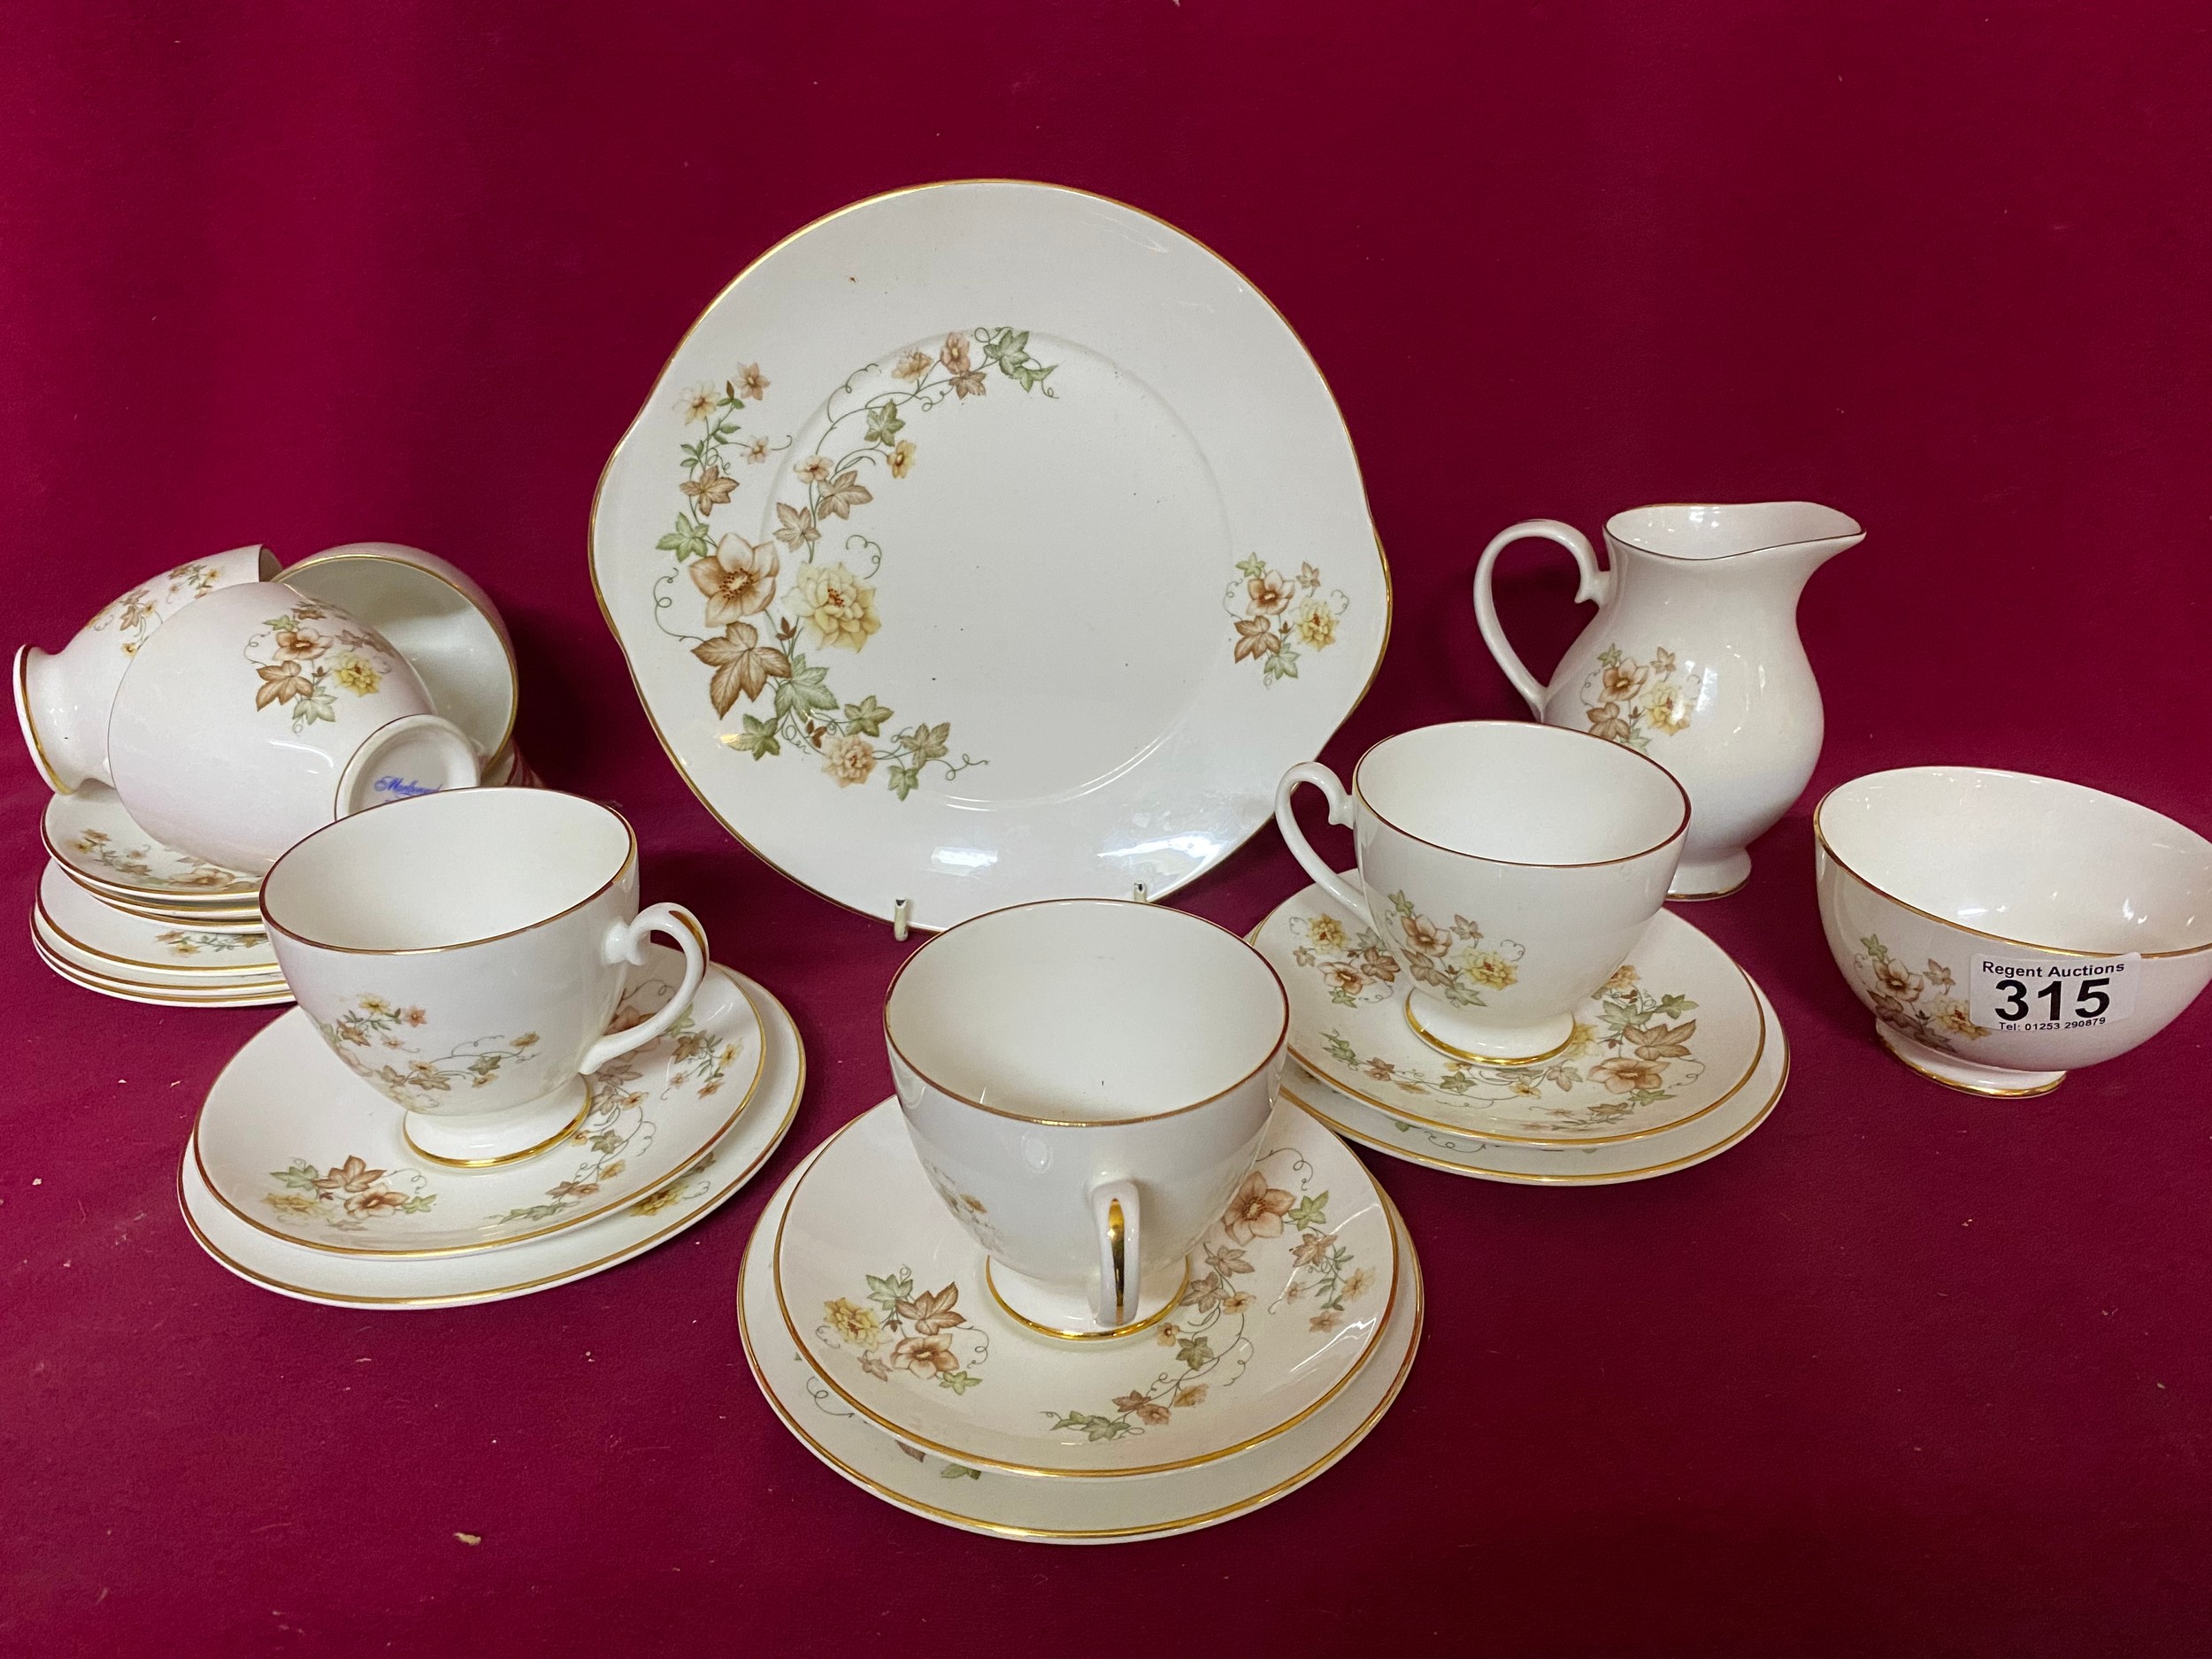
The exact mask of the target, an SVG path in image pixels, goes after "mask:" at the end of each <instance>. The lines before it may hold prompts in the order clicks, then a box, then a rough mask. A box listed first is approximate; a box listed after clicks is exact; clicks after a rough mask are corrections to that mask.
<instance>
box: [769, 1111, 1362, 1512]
mask: <svg viewBox="0 0 2212 1659" xmlns="http://www.w3.org/2000/svg"><path fill="white" fill-rule="evenodd" d="M1261 1146H1262V1148H1263V1152H1262V1154H1261V1156H1260V1159H1259V1162H1258V1164H1256V1166H1255V1169H1254V1172H1253V1174H1252V1175H1251V1176H1249V1177H1248V1178H1247V1184H1248V1185H1249V1184H1250V1183H1252V1182H1254V1181H1258V1182H1261V1183H1263V1191H1264V1192H1265V1194H1266V1196H1267V1199H1268V1201H1269V1202H1267V1203H1266V1205H1265V1206H1264V1207H1265V1209H1266V1210H1267V1212H1268V1213H1267V1214H1266V1215H1265V1216H1264V1217H1263V1220H1262V1222H1261V1223H1260V1224H1258V1225H1254V1224H1251V1223H1248V1222H1247V1221H1246V1220H1245V1219H1244V1218H1243V1215H1242V1213H1241V1212H1236V1213H1233V1214H1232V1215H1231V1216H1229V1217H1225V1218H1224V1220H1223V1221H1221V1222H1217V1223H1216V1224H1215V1225H1214V1227H1213V1229H1212V1230H1211V1231H1210V1233H1208V1234H1207V1235H1206V1237H1205V1238H1204V1239H1203V1240H1201V1241H1200V1244H1199V1248H1198V1250H1197V1251H1196V1252H1195V1253H1194V1255H1193V1256H1192V1258H1191V1263H1190V1273H1191V1277H1190V1280H1189V1282H1188V1284H1187V1286H1185V1288H1184V1290H1183V1293H1182V1294H1181V1296H1180V1297H1179V1299H1178V1301H1177V1302H1175V1304H1174V1305H1173V1307H1172V1308H1171V1309H1170V1310H1169V1313H1168V1317H1167V1318H1166V1319H1165V1320H1164V1322H1162V1323H1161V1324H1158V1325H1153V1326H1152V1327H1151V1328H1149V1329H1148V1330H1146V1331H1144V1332H1141V1333H1137V1334H1134V1335H1132V1336H1129V1337H1126V1338H1124V1339H1122V1340H1116V1341H1074V1342H1071V1341H1065V1340H1059V1339H1056V1338H1054V1337H1051V1336H1048V1335H1043V1334H1040V1333H1037V1332H1035V1331H1033V1330H1032V1329H1027V1328H1025V1326H1024V1325H1023V1324H1022V1323H1021V1322H1020V1321H1018V1319H1016V1318H1015V1317H1014V1316H1013V1315H1011V1314H1010V1313H1009V1312H1008V1311H1007V1310H1006V1309H1005V1308H1004V1307H1002V1305H1001V1304H1000V1303H999V1302H998V1301H997V1300H996V1299H995V1296H994V1295H993V1294H992V1292H991V1291H990V1289H989V1288H988V1286H987V1284H986V1282H985V1278H984V1267H985V1258H984V1256H983V1252H982V1250H981V1248H979V1246H978V1245H977V1244H976V1242H975V1240H973V1239H972V1238H970V1237H969V1235H968V1234H967V1233H966V1232H965V1231H964V1230H963V1229H962V1227H961V1226H960V1225H959V1224H958V1223H957V1222H956V1221H955V1220H954V1219H953V1218H952V1216H951V1214H950V1212H949V1211H948V1210H947V1209H946V1208H945V1204H944V1201H943V1200H942V1199H941V1198H940V1197H939V1196H938V1194H937V1193H936V1190H935V1189H934V1188H933V1187H932V1186H931V1185H930V1181H929V1178H928V1177H927V1175H926V1174H925V1173H924V1171H923V1170H922V1166H921V1164H920V1163H919V1161H918V1160H917V1158H916V1157H915V1156H914V1148H913V1145H912V1143H911V1141H909V1139H908V1138H907V1133H906V1125H905V1123H904V1121H903V1119H902V1117H901V1115H900V1111H899V1103H898V1102H897V1100H896V1099H892V1100H887V1101H885V1102H883V1103H882V1104H880V1105H879V1106H877V1107H876V1108H875V1109H874V1110H872V1111H869V1112H865V1113H864V1114H863V1115H862V1116H860V1117H859V1118H855V1119H854V1120H853V1121H852V1122H851V1123H849V1124H848V1125H846V1126H845V1127H844V1128H843V1129H841V1130H840V1131H839V1132H838V1133H836V1134H835V1135H833V1136H832V1137H831V1138H830V1140H829V1141H828V1142H826V1145H825V1146H824V1148H823V1150H822V1152H821V1154H820V1156H818V1158H817V1159H816V1161H815V1162H814V1164H812V1165H811V1166H810V1170H809V1172H808V1176H807V1179H805V1180H804V1181H803V1182H802V1183H801V1184H800V1186H799V1187H798V1188H797V1189H796V1191H795V1194H794V1196H793V1198H792V1201H791V1205H790V1208H789V1211H788V1213H787V1217H786V1219H785V1221H784V1222H783V1223H782V1224H781V1225H780V1226H779V1227H778V1230H777V1233H776V1234H775V1245H774V1250H773V1253H772V1256H771V1259H770V1271H771V1274H772V1278H773V1280H774V1286H775V1294H776V1299H777V1302H778V1303H779V1305H780V1308H781V1310H782V1318H783V1321H784V1324H785V1326H786V1328H787V1331H788V1332H789V1334H790V1337H791V1340H793V1341H794V1342H795V1343H797V1344H798V1346H799V1349H800V1351H801V1352H802V1353H803V1354H804V1355H806V1356H807V1359H808V1361H809V1363H810V1364H811V1365H812V1366H813V1367H814V1369H815V1370H816V1371H818V1372H819V1373H820V1375H821V1377H822V1379H823V1380H824V1381H825V1382H826V1384H827V1385H828V1386H829V1387H830V1388H831V1390H832V1391H833V1392H834V1393H835V1394H838V1395H839V1396H840V1397H841V1398H842V1399H843V1401H844V1402H845V1403H846V1404H847V1405H849V1406H850V1407H852V1408H853V1409H855V1410H856V1411H858V1412H859V1413H860V1414H861V1415H862V1416H863V1417H866V1418H868V1419H870V1420H871V1421H872V1422H873V1423H874V1424H876V1425H877V1426H878V1427H879V1428H882V1429H885V1430H887V1431H889V1432H892V1433H894V1434H895V1435H897V1436H898V1437H899V1438H900V1439H902V1440H906V1441H908V1442H909V1443H910V1444H912V1445H914V1446H917V1447H919V1448H923V1449H925V1450H927V1451H933V1452H936V1453H937V1454H939V1455H941V1456H946V1457H950V1458H953V1459H955V1460H956V1461H958V1462H960V1463H969V1464H976V1465H980V1466H982V1467H986V1468H994V1469H1000V1470H1004V1471H1009V1472H1010V1473H1014V1474H1026V1475H1062V1476H1064V1475H1073V1476H1083V1477H1099V1476H1117V1475H1133V1474H1148V1473H1154V1472H1156V1471H1163V1470H1168V1469H1183V1468H1188V1467H1191V1466H1193V1465H1195V1464H1199V1463H1210V1462H1213V1461H1215V1460H1217V1459H1219V1458H1223V1457H1227V1456H1230V1455H1233V1454H1234V1453H1237V1452H1240V1451H1242V1450H1244V1449H1245V1448H1247V1447H1250V1446H1255V1445H1257V1444H1259V1443H1260V1442H1262V1441H1263V1440H1270V1439H1271V1438H1273V1437H1274V1436H1276V1435H1278V1434H1280V1433H1282V1432H1285V1431H1286V1430H1287V1429H1289V1428H1291V1427H1292V1426H1293V1425H1295V1424H1297V1423H1299V1422H1300V1421H1301V1420H1302V1419H1303V1418H1305V1417H1308V1416H1310V1414H1311V1413H1313V1412H1314V1411H1316V1410H1317V1409H1320V1407H1321V1406H1322V1404H1323V1403H1324V1402H1326V1401H1328V1400H1329V1399H1330V1398H1332V1397H1333V1395H1335V1394H1337V1393H1338V1392H1339V1391H1340V1390H1341V1389H1342V1388H1343V1387H1344V1386H1346V1384H1348V1382H1349V1381H1350V1380H1351V1379H1353V1378H1354V1377H1355V1376H1356V1375H1357V1374H1358V1373H1359V1371H1360V1369H1361V1367H1362V1366H1363V1364H1364V1363H1365V1362H1366V1359H1367V1357H1368V1356H1369V1355H1370V1354H1371V1352H1372V1351H1373V1348H1374V1341H1375V1338H1376V1336H1377V1334H1378V1333H1379V1332H1380V1330H1381V1329H1382V1326H1383V1325H1384V1324H1385V1322H1386V1320H1387V1318H1388V1317H1389V1312H1390V1308H1391V1304H1392V1302H1393V1300H1394V1295H1395V1294H1396V1283H1397V1274H1396V1264H1395V1260H1394V1256H1395V1240H1394V1234H1393V1233H1392V1231H1391V1228H1390V1224H1389V1221H1388V1218H1387V1217H1386V1214H1385V1212H1384V1210H1383V1205H1382V1198H1381V1194H1380V1193H1379V1190H1378V1189H1377V1188H1376V1187H1375V1186H1374V1184H1373V1182H1372V1181H1371V1180H1370V1179H1369V1178H1368V1175H1367V1171H1366V1168H1365V1166H1364V1165H1363V1164H1361V1163H1360V1161H1359V1159H1358V1158H1357V1157H1356V1156H1353V1155H1352V1153H1351V1152H1350V1151H1349V1150H1348V1148H1346V1147H1345V1146H1344V1144H1343V1142H1341V1141H1339V1140H1338V1139H1337V1138H1336V1137H1335V1136H1334V1135H1333V1134H1331V1133H1329V1132H1328V1131H1327V1130H1326V1129H1325V1128H1323V1127H1322V1126H1321V1125H1320V1124H1319V1123H1317V1121H1316V1120H1315V1119H1314V1118H1310V1117H1309V1116H1308V1115H1307V1114H1305V1113H1304V1112H1302V1111H1297V1110H1290V1109H1286V1108H1283V1107H1278V1108H1277V1109H1276V1113H1275V1116H1274V1118H1272V1119H1271V1121H1270V1123H1269V1124H1268V1126H1267V1129H1266V1132H1265V1135H1264V1137H1263V1140H1262V1141H1261ZM1270 1229H1271V1230H1270Z"/></svg>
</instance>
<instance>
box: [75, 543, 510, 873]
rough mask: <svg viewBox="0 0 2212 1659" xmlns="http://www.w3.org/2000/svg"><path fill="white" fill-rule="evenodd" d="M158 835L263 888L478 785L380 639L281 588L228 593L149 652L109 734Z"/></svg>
mask: <svg viewBox="0 0 2212 1659" xmlns="http://www.w3.org/2000/svg"><path fill="white" fill-rule="evenodd" d="M108 758H109V764H110V765H111V768H112V769H113V774H114V779H115V793H116V795H118V797H119V798H120V799H121V801H122V803H123V806H124V809H125V810H127V811H128V812H129V813H130V815H131V817H132V818H134V819H135V820H136V821H137V822H138V824H139V825H140V826H141V827H142V828H143V829H144V830H145V831H146V832H147V833H149V834H150V835H152V836H154V837H155V838H156V839H157V840H159V841H164V842H166V843H167V844H168V845H170V846H172V847H174V848H177V849H180V850H181V851H184V852H188V853H192V854H195V855H196V856H199V857H202V858H205V859H208V860H210V861H211V862H212V863H214V864H221V865H224V866H225V867H227V868H228V869H232V870H242V871H245V872H249V873H251V874H257V873H259V872H262V871H265V870H266V869H267V868H268V867H269V866H270V864H272V863H273V862H274V860H275V858H276V856H277V855H278V854H280V853H281V852H282V851H283V850H284V849H286V848H288V847H289V846H291V845H292V843H293V842H295V841H298V840H300V839H301V838H302V837H303V836H305V835H307V834H308V833H311V831H314V830H317V829H319V828H321V827H322V826H324V825H325V824H327V823H329V822H330V821H331V820H332V819H333V818H342V817H344V816H345V815H346V814H347V813H349V812H355V811H358V810H361V809H362V808H364V807H368V806H376V805H379V804H381V803H384V802H387V801H391V800H395V799H398V798H400V797H403V796H408V795H425V794H428V793H430V792H431V791H434V790H437V789H453V788H466V787H469V786H471V785H472V784H474V783H475V782H476V781H477V765H478V758H479V757H478V756H477V754H476V751H475V749H473V747H472V745H471V744H470V742H469V741H468V739H467V737H466V736H465V735H464V734H463V733H462V732H461V730H460V728H459V727H457V726H454V725H453V724H452V723H451V722H450V721H449V720H446V719H444V718H441V717H440V716H438V715H436V714H435V713H434V712H433V711H432V709H431V702H430V694H429V693H428V692H427V691H426V689H424V687H423V683H422V681H421V680H419V679H418V678H417V677H416V674H415V671H414V670H413V668H411V666H409V664H408V663H407V660H406V659H405V658H404V657H402V656H401V655H400V654H399V653H398V652H397V651H396V650H395V649H393V648H392V646H391V644H390V642H389V641H387V640H386V639H385V638H384V637H383V636H382V635H381V634H378V633H377V632H376V631H375V630H374V629H373V628H371V627H369V626H367V625H365V623H363V622H361V621H359V620H358V619H357V618H355V617H353V616H351V615H350V614H349V613H348V612H347V611H343V610H341V609H340V608H339V607H338V606H336V605H333V604H330V603H326V602H322V601H318V600H311V599H309V598H308V597H307V596H306V595H304V594H301V593H298V592H296V591H295V590H294V589H292V588H288V587H285V586H284V585H282V584H281V583H278V582H247V583H242V584H240V585H238V586H235V587H231V588H219V589H217V590H216V591H215V592H213V593H211V594H209V595H206V596H205V597H204V598H203V599H200V600H198V601H196V602H195V603H192V604H190V605H188V606H187V607H185V608H184V609H183V610H182V611H179V612H178V613H177V614H176V615H175V616H173V617H172V618H170V619H169V620H168V622H167V623H166V624H165V625H164V626H163V627H162V629H161V631H160V632H159V633H157V634H154V635H153V636H152V637H151V638H150V639H149V640H147V641H146V642H145V643H144V644H143V645H142V646H141V647H140V648H139V650H138V654H137V657H136V658H135V659H134V661H133V663H132V664H131V666H130V670H129V672H127V673H126V674H125V675H124V676H123V683H122V685H121V686H120V687H119V688H118V690H117V692H116V695H115V707H114V710H113V712H112V713H111V716H110V717H109V720H108Z"/></svg>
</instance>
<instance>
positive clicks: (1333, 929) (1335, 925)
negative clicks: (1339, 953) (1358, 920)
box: [1306, 916, 1344, 950]
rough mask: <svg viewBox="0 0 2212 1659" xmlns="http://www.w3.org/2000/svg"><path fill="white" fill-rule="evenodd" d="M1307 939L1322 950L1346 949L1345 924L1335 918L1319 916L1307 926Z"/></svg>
mask: <svg viewBox="0 0 2212 1659" xmlns="http://www.w3.org/2000/svg"><path fill="white" fill-rule="evenodd" d="M1306 937H1307V938H1309V939H1310V940H1311V941H1313V942H1314V946H1315V948H1316V949H1320V950H1341V949H1344V924H1343V923H1342V922H1340V921H1338V920H1337V919H1336V918H1335V917H1333V916H1317V917H1315V918H1313V920H1312V921H1310V922H1309V923H1308V924H1307V925H1306Z"/></svg>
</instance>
